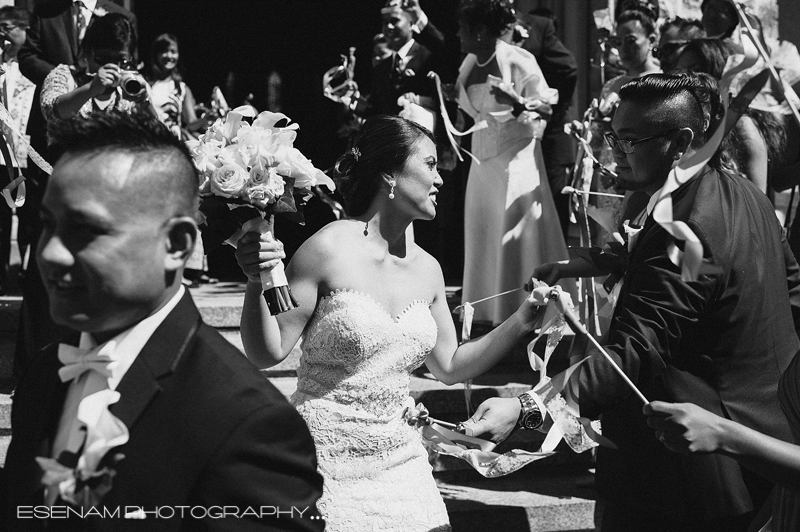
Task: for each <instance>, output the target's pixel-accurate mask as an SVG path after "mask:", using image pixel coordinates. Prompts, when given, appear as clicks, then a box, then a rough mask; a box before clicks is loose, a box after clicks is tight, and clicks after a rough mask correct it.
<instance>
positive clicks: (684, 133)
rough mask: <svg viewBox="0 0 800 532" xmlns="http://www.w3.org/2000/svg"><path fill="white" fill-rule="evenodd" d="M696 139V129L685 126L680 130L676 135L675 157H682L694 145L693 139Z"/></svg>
mask: <svg viewBox="0 0 800 532" xmlns="http://www.w3.org/2000/svg"><path fill="white" fill-rule="evenodd" d="M693 140H694V131H692V128H690V127H684V128H681V129H680V130H678V132H677V134H676V135H675V144H674V148H675V152H676V154H675V155H676V156H675V159H680V158H681V156H683V154H684V153H686V152H687V151H688V150H689V147H691V145H692V141H693Z"/></svg>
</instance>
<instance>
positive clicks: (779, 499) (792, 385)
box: [772, 355, 800, 532]
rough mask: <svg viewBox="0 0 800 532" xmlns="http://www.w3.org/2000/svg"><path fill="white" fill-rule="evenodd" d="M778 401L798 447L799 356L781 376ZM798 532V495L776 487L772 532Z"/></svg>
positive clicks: (799, 523) (799, 404) (789, 490)
mask: <svg viewBox="0 0 800 532" xmlns="http://www.w3.org/2000/svg"><path fill="white" fill-rule="evenodd" d="M778 399H779V400H780V402H781V407H782V408H783V413H784V414H785V415H786V420H787V421H788V422H789V427H790V428H791V429H792V437H793V438H794V443H795V444H797V445H800V356H799V355H795V357H794V359H793V360H792V361H791V362H790V363H789V367H787V368H786V371H784V372H783V375H781V380H780V383H779V384H778ZM798 530H800V493H798V492H796V491H793V490H791V489H789V488H784V487H781V486H777V487H776V488H775V500H774V505H773V514H772V532H797V531H798Z"/></svg>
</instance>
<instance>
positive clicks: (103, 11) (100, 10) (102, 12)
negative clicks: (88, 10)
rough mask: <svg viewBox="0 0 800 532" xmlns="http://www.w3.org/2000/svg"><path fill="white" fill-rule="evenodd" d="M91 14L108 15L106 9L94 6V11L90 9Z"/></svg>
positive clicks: (96, 15) (97, 15)
mask: <svg viewBox="0 0 800 532" xmlns="http://www.w3.org/2000/svg"><path fill="white" fill-rule="evenodd" d="M92 15H93V16H95V17H104V16H106V15H108V11H107V10H106V9H105V8H103V7H96V8H94V11H92Z"/></svg>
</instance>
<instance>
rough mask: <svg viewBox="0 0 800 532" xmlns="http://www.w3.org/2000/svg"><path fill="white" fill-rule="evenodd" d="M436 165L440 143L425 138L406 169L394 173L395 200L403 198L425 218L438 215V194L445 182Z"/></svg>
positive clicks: (404, 202) (406, 203) (411, 208)
mask: <svg viewBox="0 0 800 532" xmlns="http://www.w3.org/2000/svg"><path fill="white" fill-rule="evenodd" d="M436 164H437V160H436V144H434V143H433V141H432V140H431V139H429V138H428V137H423V138H422V139H420V140H418V141H417V144H416V146H415V149H414V150H413V151H412V152H411V156H410V157H409V158H408V160H407V161H406V164H405V167H404V168H403V170H402V171H400V172H398V173H397V175H395V176H394V177H395V180H396V181H397V185H396V187H395V199H394V200H393V201H395V202H398V200H399V202H400V203H401V205H402V206H404V207H406V206H407V207H408V208H409V209H410V210H412V211H414V212H413V214H414V215H415V217H417V218H420V219H423V220H432V219H433V218H435V217H436V195H437V194H438V193H439V187H441V186H442V183H443V181H442V178H441V176H440V175H439V170H438V169H437V168H436Z"/></svg>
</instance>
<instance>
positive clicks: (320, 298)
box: [236, 116, 536, 532]
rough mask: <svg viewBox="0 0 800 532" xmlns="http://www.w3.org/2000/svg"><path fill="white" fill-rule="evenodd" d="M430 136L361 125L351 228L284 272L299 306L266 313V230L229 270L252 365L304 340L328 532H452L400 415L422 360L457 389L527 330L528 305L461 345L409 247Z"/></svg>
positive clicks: (390, 119) (423, 193)
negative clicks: (262, 279)
mask: <svg viewBox="0 0 800 532" xmlns="http://www.w3.org/2000/svg"><path fill="white" fill-rule="evenodd" d="M436 163H437V161H436V145H435V144H434V141H433V138H432V135H431V133H430V132H429V131H428V130H426V129H424V128H422V127H420V126H418V125H416V124H415V123H413V122H410V121H408V120H405V119H403V118H399V117H395V116H376V117H373V118H370V119H369V120H367V121H366V122H365V123H364V126H363V128H362V130H361V133H360V135H359V137H358V138H357V140H356V143H355V146H354V147H353V149H352V150H351V151H349V152H348V153H346V154H345V155H343V156H342V157H341V158H340V159H339V161H338V163H337V172H338V173H339V175H340V178H339V187H340V190H341V193H342V196H343V197H344V199H345V204H346V210H347V213H348V215H349V216H350V218H349V219H347V220H340V221H336V222H333V223H331V224H329V225H327V226H326V227H324V228H323V229H322V230H320V231H319V232H318V233H316V234H315V235H314V236H312V237H311V238H310V239H309V240H308V241H307V242H306V243H305V244H303V246H302V247H301V248H300V249H299V250H298V251H297V253H296V254H295V255H294V257H293V258H292V260H291V262H290V263H289V265H288V267H287V271H286V272H287V276H288V278H289V283H290V285H291V287H292V292H293V294H294V296H295V298H296V299H297V301H298V302H299V303H300V306H299V308H297V309H294V310H292V311H290V312H286V313H283V314H279V315H278V316H276V317H273V316H270V314H269V311H268V309H267V306H266V304H265V302H264V300H263V298H262V297H261V285H260V283H259V272H261V271H264V270H270V269H272V268H273V267H274V266H275V265H276V264H277V263H278V261H279V260H280V259H281V258H283V257H284V254H283V251H282V250H283V246H282V244H281V243H280V242H278V241H276V240H274V239H273V238H272V236H271V235H270V234H268V233H267V234H263V235H262V234H259V233H255V232H251V233H247V234H245V235H244V236H243V237H242V238H241V240H239V243H238V249H237V252H236V256H237V260H238V262H239V265H240V266H241V268H242V270H243V271H244V272H245V274H247V277H248V279H249V282H248V284H247V289H246V292H245V301H244V308H243V311H242V323H241V332H242V340H243V343H244V348H245V351H246V353H247V356H248V358H249V359H250V360H252V361H253V362H254V363H255V364H256V365H257V366H259V367H262V368H264V367H269V366H273V365H275V364H277V363H279V362H280V361H281V360H283V359H284V358H285V357H286V356H287V354H288V353H289V352H290V351H291V350H292V348H293V347H294V346H295V344H296V342H297V341H298V339H299V338H300V336H301V335H302V336H303V341H302V344H301V348H302V352H303V354H302V357H301V360H300V367H299V369H298V377H299V379H298V385H297V391H296V392H295V393H294V395H293V396H292V402H293V404H294V405H295V406H296V407H297V409H298V411H299V412H300V414H301V415H302V416H303V417H304V418H305V420H306V422H307V423H308V426H309V428H310V430H311V434H312V435H313V436H314V440H315V442H316V447H317V457H318V461H319V470H320V472H321V473H322V475H323V476H324V478H325V485H324V493H323V496H322V498H321V499H320V502H319V509H320V512H321V513H322V515H323V516H324V517H325V519H326V521H327V525H328V528H327V530H329V531H333V532H336V531H341V530H383V531H387V530H396V531H403V532H411V531H426V532H427V531H433V530H437V531H438V530H450V525H449V523H448V517H447V512H446V510H445V506H444V502H443V501H442V498H441V496H440V495H439V492H438V490H437V487H436V484H435V482H434V479H433V476H432V474H431V467H430V465H429V464H428V460H427V453H426V451H425V449H424V447H423V445H422V443H421V438H420V435H419V433H418V432H417V431H416V430H415V429H414V428H413V427H411V426H409V425H408V424H407V423H406V422H405V421H404V419H403V411H404V410H405V409H406V407H408V406H409V405H413V400H412V399H411V398H410V397H409V393H408V384H409V380H410V373H411V371H413V370H414V369H415V368H417V367H418V366H420V365H421V364H422V363H423V362H424V363H425V364H426V365H427V367H428V369H429V370H430V371H431V373H433V374H434V375H435V376H436V377H437V378H438V379H440V380H441V381H443V382H445V383H447V384H453V383H456V382H461V381H463V380H465V379H469V378H472V377H475V376H477V375H480V374H481V373H484V372H485V371H486V370H488V369H489V368H491V367H492V366H493V365H494V364H495V363H496V362H497V361H499V360H500V359H501V358H502V357H503V356H504V355H506V354H507V353H508V352H510V351H511V349H512V347H513V346H514V345H515V344H516V342H517V341H518V340H520V339H521V338H522V337H524V336H525V335H526V334H527V333H529V332H531V331H532V330H533V321H534V318H535V309H536V307H534V306H533V305H531V304H529V303H527V302H525V303H523V305H522V306H520V307H519V309H518V310H517V312H516V313H514V314H513V315H512V316H511V317H510V318H509V319H508V320H507V321H506V322H505V323H503V324H502V325H500V326H499V327H498V328H497V329H495V330H494V331H492V332H491V333H489V334H488V335H486V336H484V337H482V338H479V339H477V340H475V341H473V342H470V343H466V344H463V345H461V346H458V343H457V339H456V333H455V328H454V325H453V319H452V317H451V315H450V310H449V308H448V305H447V301H446V299H445V289H444V280H443V277H442V270H441V267H440V266H439V264H438V262H436V260H435V259H434V258H433V257H431V256H430V255H429V254H427V253H426V252H425V251H423V250H422V249H421V248H420V247H419V246H417V245H416V244H415V243H414V242H413V241H410V240H409V239H407V237H406V229H407V228H408V226H409V224H411V222H412V221H414V220H430V219H432V218H433V217H434V216H435V215H436V194H437V192H438V190H439V187H440V186H441V185H442V179H441V177H439V173H438V172H437V170H436Z"/></svg>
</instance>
